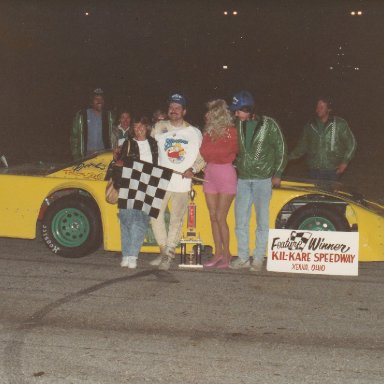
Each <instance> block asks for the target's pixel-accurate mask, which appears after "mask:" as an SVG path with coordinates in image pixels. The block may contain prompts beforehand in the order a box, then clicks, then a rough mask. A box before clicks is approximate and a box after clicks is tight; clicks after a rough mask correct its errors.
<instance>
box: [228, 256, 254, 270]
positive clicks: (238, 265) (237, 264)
mask: <svg viewBox="0 0 384 384" xmlns="http://www.w3.org/2000/svg"><path fill="white" fill-rule="evenodd" d="M250 266H251V263H250V262H249V259H247V260H243V259H240V257H237V258H236V259H234V260H232V261H231V263H230V264H229V268H231V269H242V268H249V267H250Z"/></svg>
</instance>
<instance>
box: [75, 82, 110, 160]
mask: <svg viewBox="0 0 384 384" xmlns="http://www.w3.org/2000/svg"><path fill="white" fill-rule="evenodd" d="M104 104H105V103H104V95H103V91H102V90H101V89H100V88H97V89H95V90H94V91H93V93H92V95H91V107H90V108H87V109H83V110H80V111H79V112H77V113H76V116H75V118H74V120H73V124H72V130H71V136H70V145H71V154H72V157H73V159H74V160H79V159H81V158H83V157H85V156H87V155H91V154H92V153H94V152H97V151H100V150H103V149H109V148H111V147H112V143H111V138H112V130H113V124H114V115H113V113H112V112H111V111H104Z"/></svg>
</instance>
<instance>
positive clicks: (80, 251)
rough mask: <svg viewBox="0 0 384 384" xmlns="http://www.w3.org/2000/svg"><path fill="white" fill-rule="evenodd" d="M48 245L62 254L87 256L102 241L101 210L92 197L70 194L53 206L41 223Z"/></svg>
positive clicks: (49, 208) (55, 202)
mask: <svg viewBox="0 0 384 384" xmlns="http://www.w3.org/2000/svg"><path fill="white" fill-rule="evenodd" d="M41 237H42V239H43V241H44V243H45V245H46V246H47V247H48V248H49V249H50V250H51V251H52V252H53V253H55V254H56V255H59V256H62V257H70V258H76V257H83V256H86V255H88V254H90V253H92V252H93V251H95V250H96V249H97V248H98V247H99V246H100V244H101V242H102V229H101V220H100V213H99V209H98V207H97V205H96V203H94V202H93V201H92V200H91V199H89V198H87V197H84V196H79V195H69V196H65V197H62V198H60V199H58V200H56V201H54V202H53V203H52V205H50V206H49V207H48V209H47V211H46V213H45V215H44V218H43V220H42V223H41Z"/></svg>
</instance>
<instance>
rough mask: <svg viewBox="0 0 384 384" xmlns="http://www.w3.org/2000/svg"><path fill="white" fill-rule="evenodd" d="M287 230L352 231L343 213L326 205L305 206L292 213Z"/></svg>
mask: <svg viewBox="0 0 384 384" xmlns="http://www.w3.org/2000/svg"><path fill="white" fill-rule="evenodd" d="M286 228H288V229H301V230H311V231H343V232H348V231H350V230H351V228H350V226H349V223H348V221H347V219H346V218H345V217H344V215H343V214H342V213H341V212H338V211H337V210H334V209H331V208H329V207H326V206H324V205H321V206H319V205H305V206H303V207H300V208H299V209H297V210H296V211H295V212H293V213H292V215H291V217H290V218H289V219H288V222H287V225H286Z"/></svg>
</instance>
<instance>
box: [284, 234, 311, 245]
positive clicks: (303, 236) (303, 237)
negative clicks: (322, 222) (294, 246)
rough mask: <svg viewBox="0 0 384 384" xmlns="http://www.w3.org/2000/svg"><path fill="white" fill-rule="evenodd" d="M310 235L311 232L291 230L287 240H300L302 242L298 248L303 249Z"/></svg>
mask: <svg viewBox="0 0 384 384" xmlns="http://www.w3.org/2000/svg"><path fill="white" fill-rule="evenodd" d="M311 236H312V234H311V232H297V231H292V232H291V236H290V238H289V240H291V241H294V242H296V243H298V242H299V241H301V242H302V243H303V246H302V247H300V249H304V247H305V245H306V244H307V243H308V240H309V239H310V238H311Z"/></svg>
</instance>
